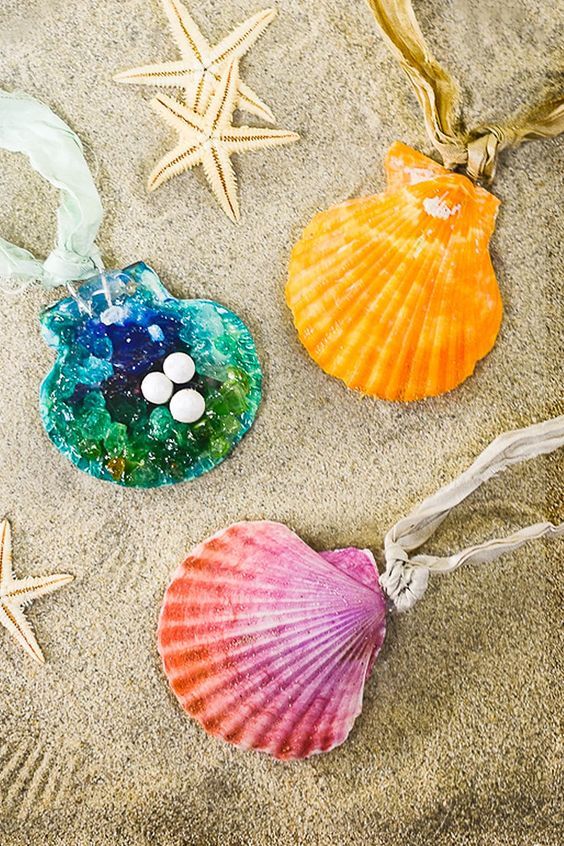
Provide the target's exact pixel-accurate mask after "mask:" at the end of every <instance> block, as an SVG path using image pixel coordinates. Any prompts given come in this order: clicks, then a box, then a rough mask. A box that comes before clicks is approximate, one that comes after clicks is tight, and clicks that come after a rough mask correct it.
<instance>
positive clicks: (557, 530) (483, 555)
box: [380, 416, 564, 611]
mask: <svg viewBox="0 0 564 846" xmlns="http://www.w3.org/2000/svg"><path fill="white" fill-rule="evenodd" d="M561 446H564V416H562V417H555V418H553V419H552V420H546V421H545V422H543V423H537V424H535V425H533V426H529V427H527V428H526V429H517V430H515V431H513V432H506V433H505V434H504V435H500V436H499V437H498V438H496V439H495V441H493V442H492V443H491V444H490V445H489V447H487V448H486V449H485V450H484V451H483V452H482V454H481V455H479V456H478V458H477V459H476V460H475V461H474V463H473V464H472V465H471V466H470V467H469V468H468V470H466V471H465V472H464V473H462V474H461V475H460V476H458V478H457V479H455V480H454V481H453V482H451V483H450V484H449V485H446V486H445V487H443V488H441V489H440V490H439V491H437V493H435V494H433V495H432V496H430V497H428V498H427V499H426V500H424V501H423V502H422V503H421V504H420V505H418V506H417V508H415V509H414V510H413V511H412V512H411V514H409V515H408V516H407V517H404V518H403V520H400V521H399V522H398V523H396V524H395V526H393V527H392V528H391V529H390V531H389V532H388V534H387V535H386V538H385V541H384V549H385V555H386V570H385V572H384V573H383V574H382V576H381V577H380V582H381V584H382V587H383V589H384V590H385V591H386V593H387V594H388V596H389V598H390V599H391V601H392V602H393V604H394V605H395V607H396V609H397V610H398V611H408V610H409V609H410V608H411V607H412V606H413V605H414V604H415V603H416V602H417V600H418V599H420V598H421V597H422V596H423V594H424V593H425V589H426V587H427V582H428V579H429V573H430V572H435V573H448V572H450V571H451V570H456V568H457V567H460V565H461V564H465V563H466V562H469V563H475V564H479V563H482V562H486V561H493V560H494V559H495V558H498V556H500V555H502V554H503V553H504V552H509V551H510V550H513V549H518V548H519V547H520V546H522V545H523V544H525V543H528V542H529V541H530V540H535V539H536V538H541V537H543V536H545V535H548V536H550V535H554V536H558V535H563V534H564V523H561V524H560V525H558V526H555V525H554V524H553V523H548V522H543V523H535V524H534V525H533V526H527V527H526V528H524V529H519V530H517V531H515V532H514V533H513V534H511V535H509V536H508V537H505V538H495V539H493V540H489V541H485V542H484V543H480V544H476V545H475V546H469V547H467V548H466V549H463V550H462V551H461V552H457V553H455V554H453V555H448V556H446V557H440V556H436V555H413V556H411V555H410V553H411V552H413V550H416V549H418V548H419V547H420V546H421V545H422V544H424V543H425V541H426V540H428V539H429V538H430V537H431V535H432V534H433V533H434V532H435V530H436V529H437V528H438V527H439V526H440V524H441V523H442V522H443V520H445V519H446V517H448V515H449V514H450V512H451V511H452V509H453V508H455V507H456V506H457V505H459V503H461V502H462V501H463V500H464V499H466V497H467V496H469V495H470V494H471V493H472V492H473V491H475V490H476V489H477V488H479V487H480V485H482V484H483V483H484V482H486V481H487V480H488V479H491V478H492V476H495V475H496V474H497V473H500V472H501V471H502V470H505V469H506V468H507V467H510V466H511V465H513V464H519V463H520V462H521V461H527V460H528V459H530V458H534V457H535V456H537V455H544V454H546V453H549V452H553V450H555V449H558V448H559V447H561Z"/></svg>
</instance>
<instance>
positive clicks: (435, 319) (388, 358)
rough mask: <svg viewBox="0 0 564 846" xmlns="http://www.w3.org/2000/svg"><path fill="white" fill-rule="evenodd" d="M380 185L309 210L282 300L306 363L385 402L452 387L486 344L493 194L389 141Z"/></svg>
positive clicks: (491, 327) (493, 300)
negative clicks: (327, 206)
mask: <svg viewBox="0 0 564 846" xmlns="http://www.w3.org/2000/svg"><path fill="white" fill-rule="evenodd" d="M385 168H386V178H387V188H386V191H385V192H383V193H381V194H377V195H375V196H372V197H361V198H358V199H354V200H349V201H348V202H345V203H342V204H340V205H338V206H334V207H332V208H330V209H328V210H327V211H324V212H321V213H320V214H317V215H316V216H315V217H314V218H313V220H312V221H311V223H310V224H309V225H308V226H307V227H306V229H305V231H304V233H303V235H302V238H301V239H300V240H299V241H298V243H297V244H296V246H295V247H294V250H293V252H292V256H291V260H290V269H289V278H288V284H287V287H286V298H287V302H288V305H289V306H290V308H291V310H292V313H293V316H294V323H295V325H296V328H297V330H298V333H299V336H300V339H301V341H302V343H303V345H304V346H305V348H306V349H307V351H308V352H309V354H310V355H311V357H312V358H313V360H314V361H315V362H317V364H319V366H320V367H321V368H322V369H323V370H324V371H325V372H326V373H329V374H330V375H331V376H336V377H338V378H339V379H342V380H343V382H345V384H346V385H347V386H348V387H349V388H356V389H358V390H360V391H362V392H363V393H365V394H369V395H372V396H376V397H380V398H382V399H387V400H416V399H421V398H423V397H429V396H435V395H437V394H442V393H444V392H446V391H450V390H452V388H455V387H456V386H457V385H459V384H460V383H461V382H463V381H464V380H465V379H466V378H467V377H468V376H470V375H471V373H472V372H473V371H474V368H475V366H476V363H477V362H478V361H479V360H480V359H481V358H483V357H484V356H485V355H487V354H488V352H489V351H490V350H491V348H492V347H493V345H494V344H495V340H496V338H497V334H498V332H499V327H500V324H501V316H502V303H501V296H500V292H499V288H498V284H497V281H496V277H495V273H494V269H493V267H492V263H491V259H490V255H489V251H488V243H489V240H490V237H491V234H492V232H493V230H494V226H495V218H496V214H497V209H498V207H499V200H498V199H497V198H496V197H494V196H493V195H492V194H490V193H489V192H488V191H486V190H485V189H484V188H481V187H480V186H478V185H475V184H474V183H472V182H471V181H470V179H468V178H467V177H466V176H463V175H462V174H459V173H453V172H451V171H449V170H447V169H446V168H445V167H442V166H441V165H440V164H438V163H437V162H435V161H433V160H432V159H429V158H428V157H427V156H424V155H422V154H421V153H418V152H417V151H416V150H413V149H411V148H410V147H408V146H406V145H405V144H402V143H400V142H395V143H394V144H392V146H391V147H390V149H389V151H388V154H387V156H386V160H385Z"/></svg>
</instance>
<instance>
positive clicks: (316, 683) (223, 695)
mask: <svg viewBox="0 0 564 846" xmlns="http://www.w3.org/2000/svg"><path fill="white" fill-rule="evenodd" d="M385 613H386V601H385V598H384V594H383V592H382V589H381V588H380V584H379V581H378V571H377V569H376V566H375V563H374V558H373V557H372V555H371V553H370V552H368V551H366V550H359V549H341V550H334V551H332V552H323V553H317V552H314V550H312V549H311V548H310V547H309V546H308V545H307V544H306V543H304V542H303V541H302V540H301V539H300V538H299V537H298V536H297V535H295V534H294V533H293V532H291V531H290V529H288V528H286V526H283V525H281V524H280V523H271V522H249V523H236V524H234V525H232V526H230V527H229V528H227V529H224V530H223V531H221V532H219V533H218V534H216V535H214V536H213V537H211V538H209V539H208V540H206V541H204V542H203V543H202V544H200V545H199V546H198V547H196V549H194V551H193V552H192V553H191V554H190V555H189V556H188V558H187V559H186V561H185V562H184V564H182V566H181V567H180V568H179V569H178V570H177V572H176V573H175V575H174V577H173V579H172V582H171V584H170V585H169V587H168V589H167V591H166V594H165V598H164V602H163V606H162V609H161V614H160V619H159V627H158V646H159V653H160V655H161V658H162V661H163V665H164V670H165V673H166V675H167V677H168V680H169V682H170V685H171V687H172V689H173V691H174V693H175V694H176V696H177V697H178V699H179V701H180V704H181V705H182V707H183V708H184V709H185V710H186V711H188V713H189V714H190V715H191V716H193V717H194V718H195V719H196V720H198V721H199V722H200V723H201V724H202V726H203V727H204V729H205V730H206V731H207V732H208V733H209V734H212V735H215V736H217V737H220V738H222V739H223V740H226V741H228V742H229V743H232V744H234V745H236V746H239V747H241V748H243V749H257V750H260V751H262V752H267V753H269V754H270V755H273V756H274V757H276V758H281V759H285V760H287V759H293V758H307V757H308V756H309V755H313V754H314V753H317V752H327V751H328V750H330V749H333V747H335V746H337V745H338V744H340V743H342V742H343V741H344V740H345V739H346V737H347V735H348V734H349V732H350V730H351V728H352V725H353V723H354V721H355V718H356V717H357V716H358V714H359V713H360V711H361V708H362V693H363V689H364V684H365V681H366V679H367V677H368V675H369V673H370V670H371V668H372V665H373V663H374V660H375V659H376V656H377V654H378V652H379V650H380V647H381V645H382V643H383V640H384V636H385V631H386V621H385Z"/></svg>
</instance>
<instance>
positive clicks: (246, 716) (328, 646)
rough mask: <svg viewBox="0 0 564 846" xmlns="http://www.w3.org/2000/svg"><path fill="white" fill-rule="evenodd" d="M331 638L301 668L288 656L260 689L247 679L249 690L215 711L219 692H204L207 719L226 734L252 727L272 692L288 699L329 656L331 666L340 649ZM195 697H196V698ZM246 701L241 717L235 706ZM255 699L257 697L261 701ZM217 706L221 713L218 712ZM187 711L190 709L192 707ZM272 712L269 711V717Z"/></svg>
mask: <svg viewBox="0 0 564 846" xmlns="http://www.w3.org/2000/svg"><path fill="white" fill-rule="evenodd" d="M332 635H333V633H328V634H326V635H325V636H324V637H323V638H322V639H321V640H320V642H319V644H318V646H319V647H323V649H318V651H317V653H316V654H315V655H310V656H309V657H308V659H307V660H306V661H302V663H301V664H299V665H298V664H297V663H296V660H295V657H294V656H291V655H288V656H286V657H285V659H284V661H283V662H282V664H281V666H279V667H278V666H275V667H273V670H272V672H271V673H270V674H269V678H268V681H267V682H266V683H263V684H260V685H257V684H256V680H255V679H253V680H251V679H248V680H247V684H246V686H243V687H242V689H241V690H238V691H237V692H234V693H233V695H232V696H231V697H230V698H229V699H228V700H227V701H226V702H225V701H224V702H222V703H221V704H220V703H217V702H216V708H215V709H214V708H213V702H214V700H215V699H216V696H217V693H219V692H220V690H219V689H215V688H214V689H213V690H212V691H211V692H209V691H201V692H200V693H199V696H202V694H203V693H205V695H206V699H207V701H208V713H207V716H208V717H209V718H210V719H213V720H216V721H221V723H222V725H223V724H224V726H223V729H222V732H223V733H224V734H229V733H232V732H235V730H236V728H238V727H239V724H247V725H250V724H251V721H252V719H253V717H254V716H255V715H256V714H257V713H259V712H260V711H261V710H262V708H263V706H264V705H265V703H267V702H268V701H269V700H270V699H271V695H272V692H273V688H274V692H275V693H278V694H279V695H282V696H285V697H286V699H287V698H288V696H289V691H290V690H291V689H292V687H293V686H294V685H295V684H296V683H299V684H303V683H304V678H303V674H305V673H308V672H309V671H310V670H311V672H310V673H309V675H306V676H305V683H307V681H308V680H309V678H311V677H315V675H316V673H317V670H316V669H315V666H316V662H317V663H319V662H320V661H321V660H322V659H323V658H325V657H326V656H328V658H327V661H329V662H330V659H331V657H332V656H333V655H335V654H337V653H338V652H339V645H338V644H335V641H334V638H333V636H332ZM327 661H326V663H327ZM312 668H314V669H312ZM299 674H302V677H301V678H300V681H299V682H297V681H296V678H297V676H298V675H299ZM229 681H230V680H228V681H227V682H225V683H222V689H223V688H224V687H226V686H227V684H229ZM195 695H196V696H197V694H195ZM243 697H245V711H244V713H243V714H242V715H237V713H236V709H235V705H236V704H237V703H238V702H239V704H240V701H241V699H242V698H243ZM249 697H250V698H249ZM256 697H258V699H257V698H256ZM285 705H287V703H285ZM218 706H219V707H220V708H221V710H218ZM188 707H190V706H189V704H188ZM272 707H274V706H271V709H272ZM271 709H269V711H268V713H269V714H270V712H271ZM235 718H236V719H237V723H236V724H235V725H234V724H233V722H232V720H233V719H235Z"/></svg>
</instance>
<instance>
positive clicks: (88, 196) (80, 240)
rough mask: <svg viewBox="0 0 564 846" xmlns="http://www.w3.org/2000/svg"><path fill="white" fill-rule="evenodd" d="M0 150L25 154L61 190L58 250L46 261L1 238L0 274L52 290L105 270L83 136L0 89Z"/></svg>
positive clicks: (47, 112)
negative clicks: (97, 241)
mask: <svg viewBox="0 0 564 846" xmlns="http://www.w3.org/2000/svg"><path fill="white" fill-rule="evenodd" d="M0 148H3V149H5V150H9V151H10V152H13V153H25V154H26V155H27V156H28V157H29V160H30V164H31V166H32V168H33V169H34V170H36V171H37V172H38V173H40V174H41V175H42V176H43V177H44V178H45V179H47V180H48V181H49V182H50V183H51V184H52V185H54V186H55V188H57V189H59V191H60V192H61V200H60V204H59V208H58V211H57V244H56V247H55V249H54V250H53V251H52V252H51V254H50V255H49V256H48V257H47V259H46V260H45V261H44V262H41V261H40V260H39V259H36V258H35V256H33V255H32V253H30V252H29V251H28V250H25V249H23V248H22V247H18V246H16V245H15V244H11V243H10V242H9V241H5V240H4V239H3V238H0V276H11V277H17V278H19V279H23V281H35V282H39V283H40V284H42V285H44V286H45V287H47V288H53V287H56V286H57V285H64V284H67V283H69V282H72V281H73V280H78V279H87V278H88V277H89V276H93V275H94V274H95V273H96V272H97V271H99V270H101V269H102V268H103V264H102V259H101V256H100V251H99V250H98V248H97V246H96V244H95V243H94V241H95V239H96V235H97V233H98V229H99V227H100V223H101V220H102V214H103V209H102V203H101V202H100V197H99V195H98V191H97V190H96V186H95V184H94V180H93V179H92V174H91V173H90V170H89V168H88V165H87V164H86V160H85V158H84V154H83V150H82V144H81V143H80V139H79V138H78V136H77V135H76V134H75V133H74V132H73V131H72V129H70V128H69V127H68V126H67V125H66V123H65V122H64V121H62V120H61V119H60V118H59V117H57V115H56V114H54V112H52V111H51V109H50V108H49V107H48V106H46V105H45V104H44V103H41V102H39V100H35V99H33V97H28V96H27V95H25V94H18V93H12V94H9V93H7V92H5V91H0Z"/></svg>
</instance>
